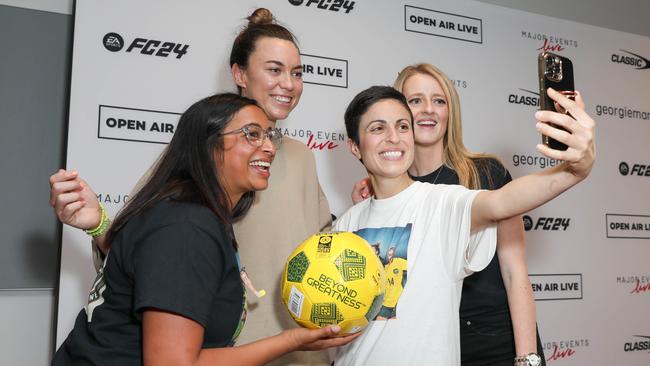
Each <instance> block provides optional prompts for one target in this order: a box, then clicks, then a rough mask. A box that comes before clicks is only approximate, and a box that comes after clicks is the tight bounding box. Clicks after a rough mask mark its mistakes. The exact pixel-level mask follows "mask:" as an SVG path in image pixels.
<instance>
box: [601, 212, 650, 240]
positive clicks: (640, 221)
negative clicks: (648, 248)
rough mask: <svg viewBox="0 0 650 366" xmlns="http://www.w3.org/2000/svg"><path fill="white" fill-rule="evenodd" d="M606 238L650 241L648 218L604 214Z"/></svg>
mask: <svg viewBox="0 0 650 366" xmlns="http://www.w3.org/2000/svg"><path fill="white" fill-rule="evenodd" d="M605 220H606V222H607V237H608V238H629V239H650V216H644V215H619V214H605Z"/></svg>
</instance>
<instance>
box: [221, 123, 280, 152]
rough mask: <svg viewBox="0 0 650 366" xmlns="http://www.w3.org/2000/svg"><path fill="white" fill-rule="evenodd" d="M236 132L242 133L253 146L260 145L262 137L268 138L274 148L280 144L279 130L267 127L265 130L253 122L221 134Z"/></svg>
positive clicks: (277, 147) (233, 133) (262, 140)
mask: <svg viewBox="0 0 650 366" xmlns="http://www.w3.org/2000/svg"><path fill="white" fill-rule="evenodd" d="M238 133H243V134H244V136H245V137H246V140H247V141H248V143H249V144H251V145H253V146H255V147H260V146H262V144H263V143H264V139H269V140H270V141H271V143H272V144H273V146H275V148H276V149H279V148H280V145H282V133H281V132H280V130H276V129H275V128H269V129H268V130H266V131H265V130H264V129H263V128H262V127H260V126H259V125H257V124H253V123H251V124H249V125H246V126H244V127H242V128H240V129H238V130H234V131H228V132H224V133H222V134H221V136H225V135H235V134H238Z"/></svg>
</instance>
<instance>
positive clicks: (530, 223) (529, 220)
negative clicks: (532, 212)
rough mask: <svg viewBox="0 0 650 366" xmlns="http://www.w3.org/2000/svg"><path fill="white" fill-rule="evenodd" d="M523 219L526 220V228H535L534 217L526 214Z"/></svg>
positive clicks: (527, 229) (528, 229)
mask: <svg viewBox="0 0 650 366" xmlns="http://www.w3.org/2000/svg"><path fill="white" fill-rule="evenodd" d="M523 220H524V230H526V231H530V229H532V228H533V218H532V217H530V216H528V215H524V217H523Z"/></svg>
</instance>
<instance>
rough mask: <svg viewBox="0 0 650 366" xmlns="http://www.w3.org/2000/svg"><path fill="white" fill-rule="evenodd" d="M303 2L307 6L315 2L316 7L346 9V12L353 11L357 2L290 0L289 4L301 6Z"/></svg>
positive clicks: (335, 9) (342, 0) (332, 9)
mask: <svg viewBox="0 0 650 366" xmlns="http://www.w3.org/2000/svg"><path fill="white" fill-rule="evenodd" d="M303 3H304V4H305V6H311V5H312V4H315V5H316V8H318V9H322V10H329V11H334V12H339V11H341V10H345V14H348V13H349V12H351V11H352V9H354V4H355V2H354V1H348V0H307V1H305V0H289V4H291V5H293V6H300V5H302V4H303Z"/></svg>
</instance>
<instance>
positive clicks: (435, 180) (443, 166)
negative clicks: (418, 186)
mask: <svg viewBox="0 0 650 366" xmlns="http://www.w3.org/2000/svg"><path fill="white" fill-rule="evenodd" d="M443 169H445V165H444V164H443V165H441V166H440V169H439V170H438V174H436V178H435V179H434V180H433V184H436V182H437V181H438V178H439V177H440V173H442V170H443Z"/></svg>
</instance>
